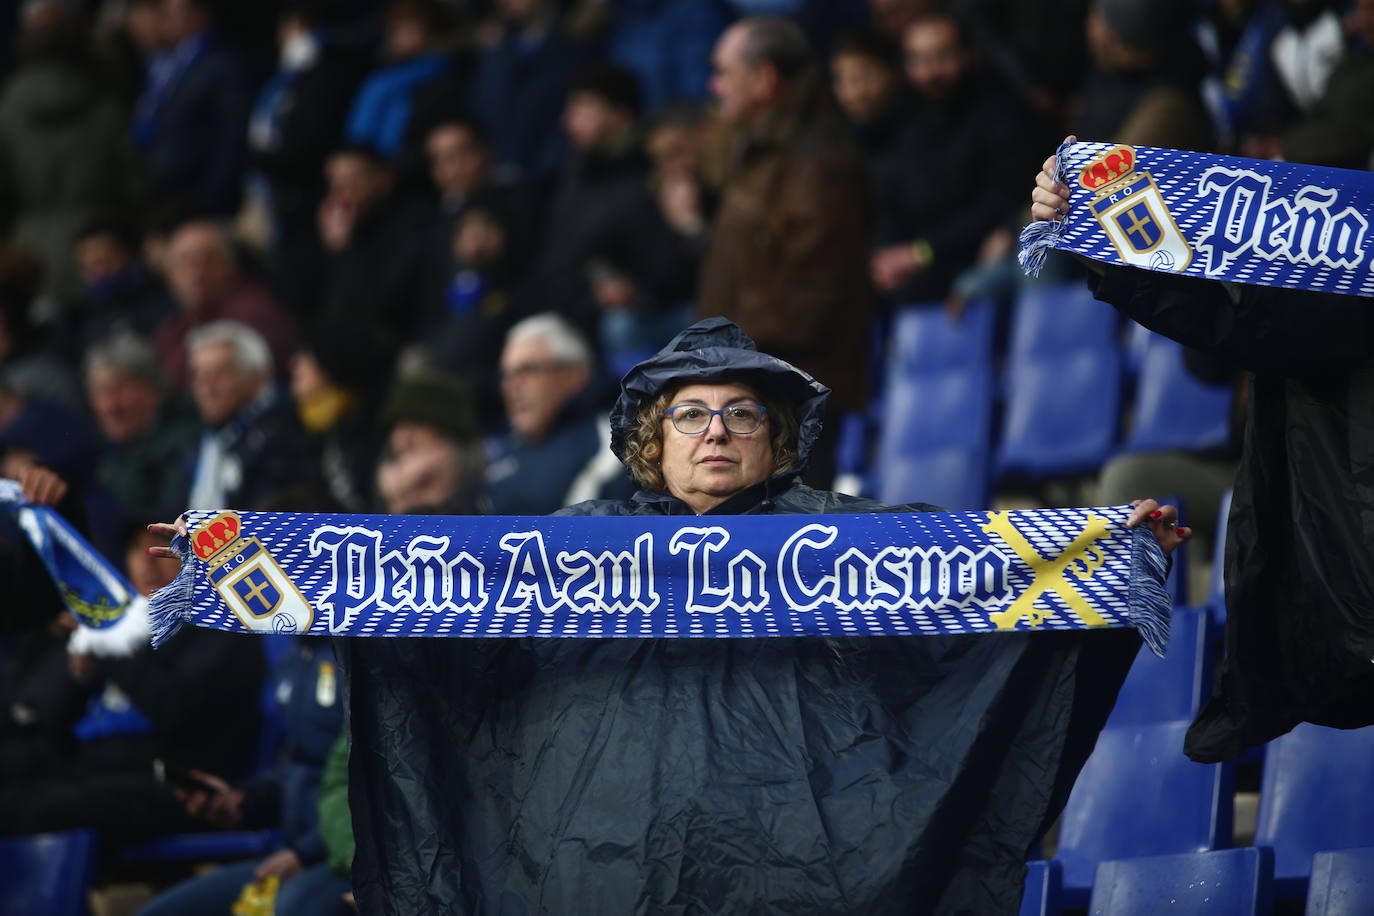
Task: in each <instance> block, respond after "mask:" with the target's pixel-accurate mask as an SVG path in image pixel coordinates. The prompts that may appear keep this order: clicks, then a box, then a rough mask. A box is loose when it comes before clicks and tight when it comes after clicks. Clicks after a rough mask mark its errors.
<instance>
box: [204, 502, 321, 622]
mask: <svg viewBox="0 0 1374 916" xmlns="http://www.w3.org/2000/svg"><path fill="white" fill-rule="evenodd" d="M191 549H192V550H193V551H194V552H195V555H196V557H197V558H198V559H200V560H202V561H204V562H205V564H206V575H207V576H208V577H209V580H210V582H211V583H212V584H213V585H214V588H215V591H216V592H218V593H219V596H220V597H221V598H222V599H224V603H225V604H226V605H227V606H228V607H229V610H231V611H233V612H234V616H235V617H237V618H238V619H239V621H240V622H241V623H242V624H243V625H244V626H245V627H247V628H248V629H250V630H254V631H258V632H266V633H304V632H306V631H307V630H309V629H310V626H311V624H313V623H314V622H315V613H314V611H313V609H312V608H311V607H310V602H309V601H308V600H306V597H305V596H304V595H303V594H301V592H300V589H298V588H296V585H295V583H293V582H292V581H291V579H290V577H289V576H287V574H286V573H285V572H284V571H283V570H282V568H281V566H280V565H279V564H278V563H277V561H276V560H275V559H273V557H272V555H271V554H270V553H268V551H267V548H265V547H263V546H262V542H261V541H260V540H258V539H257V538H256V537H250V538H245V537H244V536H243V523H242V520H241V519H240V517H239V515H238V513H237V512H221V513H220V514H219V515H217V516H215V517H214V518H212V519H211V520H210V521H208V522H207V523H206V524H204V525H202V526H201V527H200V528H199V529H198V530H197V531H196V532H195V533H194V535H193V536H192V538H191Z"/></svg>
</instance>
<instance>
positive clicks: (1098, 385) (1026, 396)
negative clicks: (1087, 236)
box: [996, 282, 1122, 479]
mask: <svg viewBox="0 0 1374 916" xmlns="http://www.w3.org/2000/svg"><path fill="white" fill-rule="evenodd" d="M1117 324H1118V321H1117V313H1116V311H1115V310H1114V309H1112V308H1111V307H1110V306H1108V305H1107V304H1106V303H1103V302H1098V301H1097V300H1095V299H1093V297H1092V294H1091V293H1090V292H1089V291H1088V290H1087V288H1086V287H1085V286H1084V285H1083V284H1082V283H1081V282H1076V283H1070V284H1062V285H1052V286H1032V287H1029V288H1028V289H1027V290H1026V292H1025V293H1023V294H1022V296H1021V297H1020V298H1019V299H1018V300H1017V302H1016V304H1015V310H1014V312H1013V315H1012V331H1011V343H1010V347H1009V351H1008V357H1007V365H1006V371H1005V377H1004V386H1003V387H1004V390H1005V392H1006V410H1005V413H1004V415H1003V418H1002V434H1001V446H1000V448H999V450H998V454H997V460H996V468H997V473H998V474H999V475H1000V476H1001V477H1004V478H1022V479H1045V478H1052V477H1063V476H1072V475H1076V474H1083V473H1088V472H1091V471H1094V470H1096V469H1097V468H1098V467H1100V466H1101V465H1102V463H1103V462H1104V461H1106V460H1107V458H1109V457H1111V455H1112V453H1113V452H1114V450H1115V444H1116V441H1117V426H1118V424H1119V422H1120V412H1121V379H1122V353H1121V346H1120V343H1119V342H1118V340H1117Z"/></svg>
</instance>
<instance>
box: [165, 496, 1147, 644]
mask: <svg viewBox="0 0 1374 916" xmlns="http://www.w3.org/2000/svg"><path fill="white" fill-rule="evenodd" d="M1129 514H1130V508H1129V507H1123V506H1115V507H1109V508H1099V509H1062V510H1060V509H1044V510H1035V511H1026V512H1016V511H1013V512H961V513H949V514H944V513H940V514H936V513H923V514H914V515H913V514H878V515H811V516H808V515H741V516H701V517H693V518H680V517H679V518H671V517H655V518H642V517H629V518H627V517H607V518H560V517H548V516H540V517H480V516H472V517H468V516H461V517H443V516H422V515H379V516H369V515H307V514H294V513H272V512H242V513H239V512H233V511H220V512H195V511H193V512H188V513H187V514H186V521H187V526H188V527H187V533H186V535H178V536H177V537H176V538H174V539H173V541H172V547H173V549H174V550H176V551H177V552H178V553H179V555H180V556H181V557H182V569H181V572H180V574H179V575H178V576H177V579H176V581H174V582H173V583H172V584H171V585H169V586H167V587H166V588H165V589H163V590H161V591H159V592H157V593H156V594H155V595H154V596H153V597H152V599H151V618H152V621H151V622H152V631H153V640H154V645H157V644H159V643H160V642H162V641H163V640H165V639H166V638H167V637H168V636H169V635H171V633H172V632H173V631H174V630H175V629H176V628H177V627H178V626H180V625H181V624H182V623H183V622H189V623H192V624H194V625H196V626H202V627H212V628H216V629H221V630H230V631H235V632H248V631H252V632H263V633H309V634H317V635H322V636H323V635H334V636H459V637H462V636H467V637H512V636H534V637H563V638H568V637H572V638H579V637H580V638H600V637H639V638H643V637H663V638H671V637H717V638H718V637H725V638H750V637H767V636H891V635H903V636H910V635H938V634H946V633H992V632H996V631H999V630H1027V629H1032V630H1033V629H1047V630H1066V629H1068V630H1074V629H1084V628H1090V627H1125V626H1133V627H1137V628H1138V629H1139V630H1140V631H1141V634H1142V635H1143V636H1144V638H1145V640H1146V642H1147V643H1148V644H1149V645H1150V646H1151V648H1152V649H1154V650H1155V651H1156V652H1159V653H1162V651H1163V647H1164V644H1165V642H1167V640H1168V619H1169V611H1170V601H1169V597H1168V595H1167V594H1166V593H1165V591H1164V588H1163V581H1164V572H1165V559H1164V554H1163V551H1162V550H1161V548H1160V546H1159V543H1158V542H1157V541H1156V540H1155V537H1154V535H1153V534H1152V533H1151V532H1150V531H1149V530H1147V529H1145V528H1136V529H1127V528H1125V527H1124V525H1125V521H1126V518H1127V516H1128V515H1129Z"/></svg>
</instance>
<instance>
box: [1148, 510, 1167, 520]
mask: <svg viewBox="0 0 1374 916" xmlns="http://www.w3.org/2000/svg"><path fill="white" fill-rule="evenodd" d="M1163 517H1164V512H1163V511H1162V510H1160V509H1156V510H1155V511H1153V512H1151V513H1150V518H1163Z"/></svg>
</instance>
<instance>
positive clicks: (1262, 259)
mask: <svg viewBox="0 0 1374 916" xmlns="http://www.w3.org/2000/svg"><path fill="white" fill-rule="evenodd" d="M1117 148H1118V146H1117V145H1115V144H1108V143H1072V144H1064V145H1062V146H1061V147H1060V148H1059V151H1058V159H1059V169H1058V171H1059V180H1060V181H1061V182H1063V183H1064V184H1066V185H1067V186H1068V187H1069V188H1070V192H1071V197H1070V208H1069V213H1068V215H1067V216H1066V217H1065V218H1064V219H1063V220H1061V221H1055V222H1035V223H1032V224H1030V225H1029V226H1027V227H1026V228H1025V229H1024V230H1023V231H1022V234H1021V265H1022V267H1023V268H1025V269H1026V271H1027V272H1028V273H1032V274H1033V273H1035V272H1036V271H1038V269H1039V265H1040V263H1042V262H1043V258H1044V255H1045V252H1046V251H1048V249H1050V248H1059V249H1063V250H1065V251H1069V252H1073V253H1076V254H1080V255H1084V256H1086V257H1089V258H1092V259H1094V260H1097V261H1102V262H1104V263H1108V264H1119V265H1123V266H1135V267H1143V268H1146V269H1155V270H1165V271H1166V272H1168V270H1169V269H1170V268H1168V267H1166V266H1163V265H1161V264H1160V263H1159V262H1158V261H1155V262H1151V260H1150V259H1149V257H1148V256H1146V255H1145V254H1141V255H1140V256H1139V257H1136V256H1133V252H1131V251H1130V250H1129V246H1123V245H1121V244H1120V243H1119V242H1114V241H1113V239H1112V237H1111V233H1110V231H1109V229H1110V227H1109V226H1108V225H1107V223H1108V220H1107V219H1099V218H1098V216H1097V215H1095V214H1094V212H1093V208H1092V206H1090V204H1091V203H1092V202H1093V201H1094V200H1100V199H1099V197H1098V194H1099V192H1097V191H1093V190H1089V189H1086V188H1085V187H1084V186H1083V185H1081V184H1080V183H1079V181H1078V178H1079V175H1080V173H1081V171H1082V169H1083V168H1084V167H1085V166H1087V165H1089V164H1090V163H1091V162H1092V161H1093V160H1094V159H1095V158H1097V157H1099V156H1102V155H1104V154H1109V153H1110V151H1111V150H1114V149H1117ZM1126 149H1128V150H1131V151H1132V152H1133V154H1134V167H1133V169H1132V171H1131V173H1130V174H1131V178H1130V179H1123V180H1121V181H1116V182H1113V185H1114V190H1117V191H1120V190H1121V189H1123V188H1124V187H1125V186H1126V185H1128V184H1130V183H1131V181H1134V180H1137V179H1139V178H1140V177H1141V176H1142V175H1144V174H1148V175H1149V176H1150V179H1151V182H1152V184H1153V186H1154V187H1156V188H1158V191H1159V197H1160V198H1162V202H1163V208H1164V209H1165V210H1167V217H1169V218H1172V222H1173V223H1174V224H1175V225H1176V226H1177V229H1178V231H1179V232H1180V233H1181V234H1182V237H1183V238H1182V242H1181V244H1186V246H1187V249H1189V250H1191V252H1192V258H1191V260H1189V261H1188V262H1187V264H1186V266H1182V267H1179V265H1178V264H1177V263H1176V262H1175V263H1174V264H1173V266H1172V270H1174V271H1175V272H1179V273H1183V274H1187V275H1190V276H1197V277H1208V278H1211V279H1219V280H1229V281H1233V282H1237V283H1253V284H1261V285H1265V286H1279V287H1290V288H1295V289H1306V290H1315V291H1321V292H1331V293H1341V294H1345V295H1353V296H1374V269H1371V268H1374V238H1372V237H1371V236H1374V226H1371V225H1370V224H1371V223H1374V173H1370V172H1359V171H1351V170H1348V169H1335V168H1325V167H1320V166H1312V165H1300V164H1296V163H1289V162H1271V161H1268V160H1262V159H1243V158H1239V157H1234V156H1218V155H1213V154H1210V153H1194V152H1183V151H1179V150H1168V149H1155V148H1152V147H1144V146H1140V147H1126ZM1139 189H1140V187H1139V184H1137V188H1136V190H1137V191H1138V190H1139ZM1100 207H1101V203H1099V208H1100ZM1141 212H1142V214H1143V213H1144V211H1143V210H1142V211H1141ZM1155 216H1156V217H1158V218H1159V219H1160V222H1161V223H1164V224H1166V225H1165V228H1166V229H1167V222H1168V218H1166V217H1165V214H1164V213H1163V212H1162V211H1158V210H1157V211H1156V213H1155ZM1123 228H1124V224H1123ZM1143 237H1144V236H1142V238H1143Z"/></svg>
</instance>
